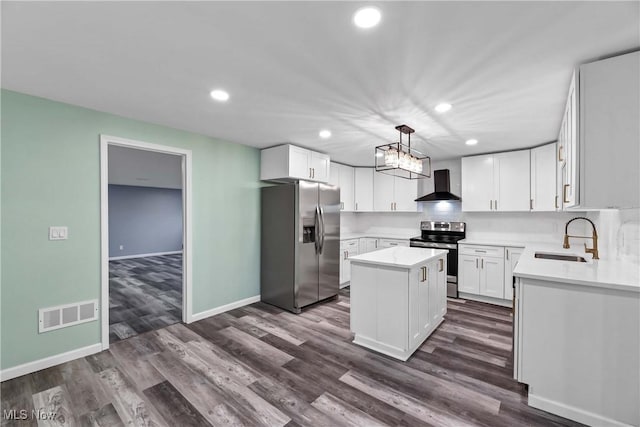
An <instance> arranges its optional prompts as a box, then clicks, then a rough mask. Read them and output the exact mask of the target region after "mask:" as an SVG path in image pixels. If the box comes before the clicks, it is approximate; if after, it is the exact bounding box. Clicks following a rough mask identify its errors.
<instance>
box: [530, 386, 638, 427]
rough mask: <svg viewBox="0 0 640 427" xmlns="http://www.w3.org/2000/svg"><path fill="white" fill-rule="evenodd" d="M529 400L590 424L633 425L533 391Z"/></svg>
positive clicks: (539, 406)
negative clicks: (541, 395) (547, 397)
mask: <svg viewBox="0 0 640 427" xmlns="http://www.w3.org/2000/svg"><path fill="white" fill-rule="evenodd" d="M528 402H529V406H531V407H534V408H538V409H542V410H543V411H547V412H550V413H552V414H556V415H560V416H561V417H565V418H568V419H570V420H574V421H577V422H579V423H582V424H586V425H590V426H601V427H631V425H630V424H625V423H623V422H621V421H616V420H614V419H613V418H607V417H605V416H602V415H599V414H596V413H594V412H588V411H585V410H584V409H580V408H576V407H575V406H569V405H566V404H564V403H560V402H556V401H553V400H549V399H546V398H544V397H540V396H536V395H534V394H531V393H529V399H528Z"/></svg>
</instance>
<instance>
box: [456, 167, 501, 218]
mask: <svg viewBox="0 0 640 427" xmlns="http://www.w3.org/2000/svg"><path fill="white" fill-rule="evenodd" d="M493 175H494V173H493V155H484V156H472V157H463V158H462V188H461V192H462V197H461V198H462V210H463V211H465V212H485V211H492V210H493V200H494V191H493Z"/></svg>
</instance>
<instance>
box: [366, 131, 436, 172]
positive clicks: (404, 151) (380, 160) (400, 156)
mask: <svg viewBox="0 0 640 427" xmlns="http://www.w3.org/2000/svg"><path fill="white" fill-rule="evenodd" d="M396 130H398V132H399V133H400V140H399V141H398V142H393V143H391V144H384V145H379V146H377V147H376V153H375V159H376V172H382V173H386V174H388V175H394V176H398V177H400V178H405V179H423V178H430V177H431V158H430V157H429V156H427V155H425V154H423V153H421V152H420V151H418V150H416V149H415V148H411V134H412V133H414V132H415V130H413V129H411V128H410V127H409V126H407V125H399V126H396ZM403 134H404V135H407V143H406V144H404V143H403V142H402V135H403Z"/></svg>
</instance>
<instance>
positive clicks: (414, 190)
mask: <svg viewBox="0 0 640 427" xmlns="http://www.w3.org/2000/svg"><path fill="white" fill-rule="evenodd" d="M394 196H395V205H394V207H395V209H394V210H396V211H401V212H416V211H417V210H418V204H417V203H416V201H415V200H416V199H417V198H418V180H416V179H404V178H399V177H395V183H394Z"/></svg>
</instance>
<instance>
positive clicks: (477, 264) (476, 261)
mask: <svg viewBox="0 0 640 427" xmlns="http://www.w3.org/2000/svg"><path fill="white" fill-rule="evenodd" d="M476 268H478V258H476Z"/></svg>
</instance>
